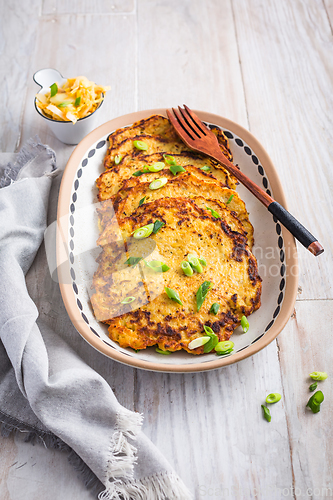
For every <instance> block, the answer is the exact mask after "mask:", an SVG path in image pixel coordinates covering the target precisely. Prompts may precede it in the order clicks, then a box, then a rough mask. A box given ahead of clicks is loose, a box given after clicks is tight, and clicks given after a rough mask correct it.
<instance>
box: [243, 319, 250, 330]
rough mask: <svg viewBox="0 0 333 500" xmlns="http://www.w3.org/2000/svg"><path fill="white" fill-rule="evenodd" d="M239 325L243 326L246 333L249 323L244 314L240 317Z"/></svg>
mask: <svg viewBox="0 0 333 500" xmlns="http://www.w3.org/2000/svg"><path fill="white" fill-rule="evenodd" d="M241 326H242V328H243V332H244V333H246V332H248V331H249V328H250V324H249V322H248V320H247V317H246V316H242V319H241Z"/></svg>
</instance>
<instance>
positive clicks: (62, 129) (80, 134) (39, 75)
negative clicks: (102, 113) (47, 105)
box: [33, 68, 103, 145]
mask: <svg viewBox="0 0 333 500" xmlns="http://www.w3.org/2000/svg"><path fill="white" fill-rule="evenodd" d="M33 79H34V81H35V82H36V83H37V85H39V86H40V87H41V89H40V91H39V92H38V93H39V94H46V92H48V91H49V90H50V86H51V85H52V84H53V83H54V82H58V84H59V85H62V84H64V83H65V82H66V80H67V79H66V78H64V77H63V76H62V75H61V74H60V73H59V71H57V70H56V69H52V68H47V69H40V70H39V71H37V72H36V73H35V74H34V76H33ZM102 104H103V101H102V102H101V103H100V105H99V106H98V108H97V109H95V111H94V112H93V113H91V114H90V115H88V116H85V117H84V118H80V119H79V120H78V121H77V122H76V123H74V124H73V123H72V122H62V121H57V120H52V119H51V118H48V117H47V116H45V115H44V114H43V113H42V111H41V110H40V109H39V108H38V106H37V103H36V98H35V108H36V111H37V113H38V114H39V115H40V116H41V117H42V118H44V120H46V121H47V123H48V126H49V127H50V129H51V130H52V132H53V133H54V135H55V136H56V138H57V139H59V141H61V142H63V143H64V144H73V145H74V144H78V143H79V142H80V141H82V139H83V138H84V137H85V136H86V135H87V134H89V132H91V131H92V130H93V129H94V128H95V123H96V113H97V112H98V111H99V109H100V108H101V106H102Z"/></svg>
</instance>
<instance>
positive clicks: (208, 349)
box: [204, 325, 219, 354]
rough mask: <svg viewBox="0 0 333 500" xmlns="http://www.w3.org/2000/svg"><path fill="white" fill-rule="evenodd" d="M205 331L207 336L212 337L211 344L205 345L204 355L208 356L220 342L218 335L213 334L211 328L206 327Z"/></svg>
mask: <svg viewBox="0 0 333 500" xmlns="http://www.w3.org/2000/svg"><path fill="white" fill-rule="evenodd" d="M204 330H205V332H206V333H207V335H208V336H209V337H210V340H209V342H207V344H205V347H204V353H206V354H207V353H208V352H211V351H212V350H213V349H214V348H215V347H216V346H217V344H218V342H219V338H218V336H217V335H216V333H214V332H213V330H212V329H211V327H210V326H207V325H204Z"/></svg>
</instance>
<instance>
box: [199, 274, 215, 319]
mask: <svg viewBox="0 0 333 500" xmlns="http://www.w3.org/2000/svg"><path fill="white" fill-rule="evenodd" d="M212 287H213V283H212V282H211V281H204V282H203V283H202V284H201V285H200V286H199V288H198V291H197V293H196V300H197V311H198V312H199V311H200V309H201V306H202V304H203V303H204V300H205V298H206V297H207V294H208V292H209V290H210V289H211V288H212Z"/></svg>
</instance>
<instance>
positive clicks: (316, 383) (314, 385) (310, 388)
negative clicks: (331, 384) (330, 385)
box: [309, 382, 318, 392]
mask: <svg viewBox="0 0 333 500" xmlns="http://www.w3.org/2000/svg"><path fill="white" fill-rule="evenodd" d="M317 386H318V382H313V384H311V385H310V387H309V391H310V392H313V391H315V390H316V389H317Z"/></svg>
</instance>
